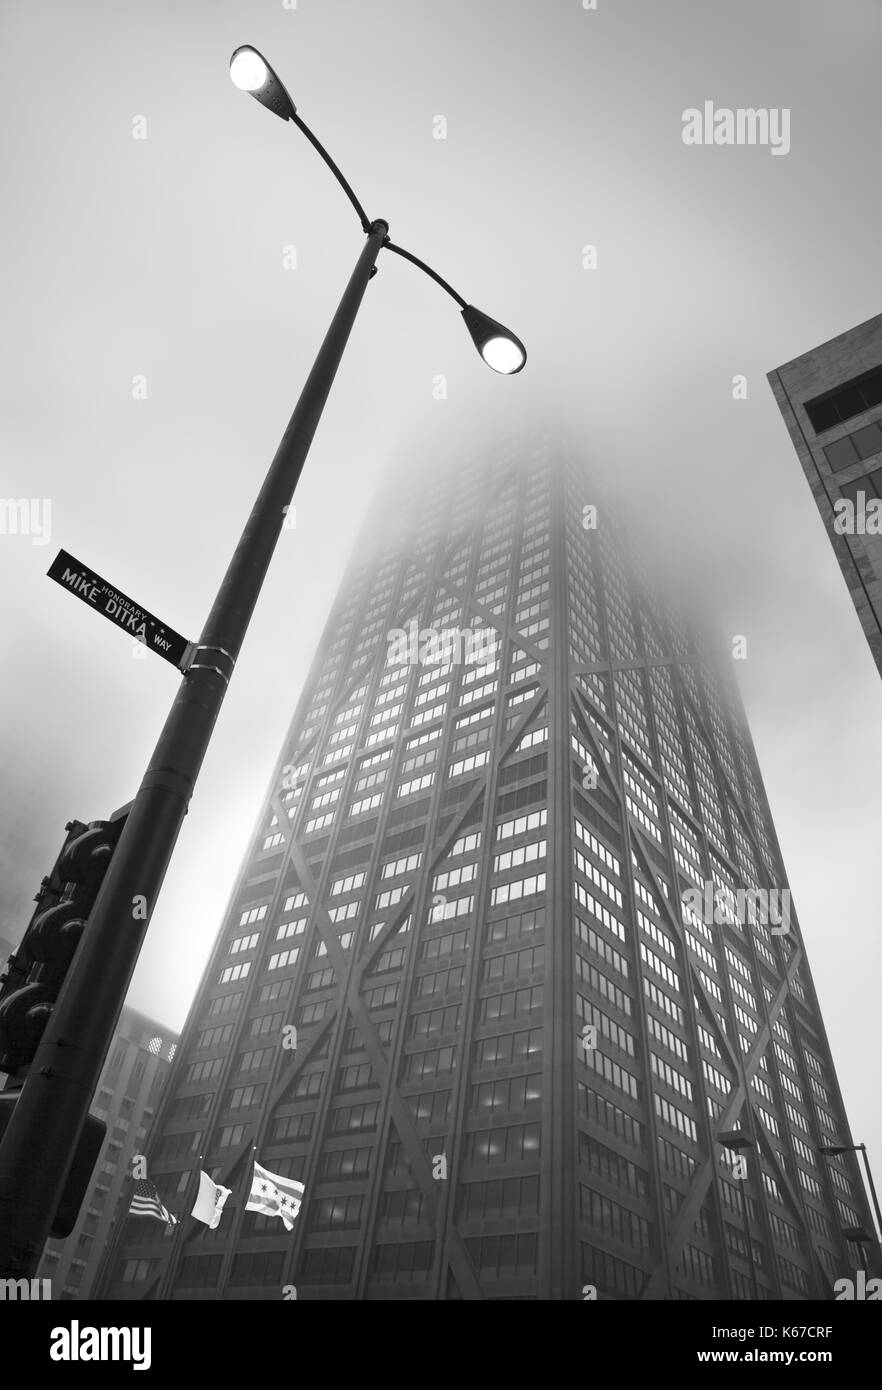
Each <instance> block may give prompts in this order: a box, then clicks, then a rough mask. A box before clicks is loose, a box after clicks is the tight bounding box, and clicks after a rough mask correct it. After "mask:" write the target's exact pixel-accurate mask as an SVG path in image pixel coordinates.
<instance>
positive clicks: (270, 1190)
mask: <svg viewBox="0 0 882 1390" xmlns="http://www.w3.org/2000/svg"><path fill="white" fill-rule="evenodd" d="M303 1192H304V1188H303V1183H302V1182H297V1181H295V1179H294V1178H283V1177H280V1175H279V1174H278V1173H270V1172H268V1171H267V1169H266V1168H261V1166H260V1164H259V1163H258V1162H257V1161H256V1160H255V1164H254V1177H253V1178H252V1179H251V1195H250V1197H249V1198H248V1201H247V1202H246V1203H245V1210H246V1211H260V1212H263V1214H264V1216H281V1218H282V1220H283V1221H284V1223H285V1230H286V1231H290V1230H291V1228H292V1227H293V1225H294V1218H295V1216H296V1215H297V1213H298V1212H299V1211H300V1202H301V1200H302V1198H303Z"/></svg>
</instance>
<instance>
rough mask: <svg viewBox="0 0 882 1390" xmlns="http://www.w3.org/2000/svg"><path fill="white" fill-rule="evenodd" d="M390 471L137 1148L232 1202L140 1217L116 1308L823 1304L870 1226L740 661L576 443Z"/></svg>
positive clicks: (510, 448)
mask: <svg viewBox="0 0 882 1390" xmlns="http://www.w3.org/2000/svg"><path fill="white" fill-rule="evenodd" d="M399 488H400V485H399V484H398V483H396V484H394V485H392V484H390V485H389V486H388V487H387V489H386V491H385V493H384V494H383V496H381V497H380V498H379V499H378V502H377V506H376V509H375V513H374V515H373V517H372V518H371V519H370V521H369V523H368V525H367V527H366V528H365V540H364V544H363V546H362V547H361V548H360V549H359V550H358V551H357V553H356V555H355V557H354V560H353V563H352V564H351V565H350V567H349V570H348V572H347V575H346V577H345V579H344V582H343V584H342V586H341V590H340V593H339V595H338V599H337V602H336V605H335V607H334V610H333V612H332V614H331V617H330V619H329V622H328V624H327V627H326V630H325V635H324V638H323V641H322V643H321V645H320V648H319V651H318V653H317V656H316V659H315V662H314V664H313V667H312V670H311V673H310V676H309V678H308V680H307V683H306V686H305V690H304V694H303V697H302V699H301V701H300V703H299V706H298V709H297V712H296V714H295V718H294V721H293V724H292V726H291V730H290V732H289V735H288V738H287V739H286V741H285V745H284V749H283V753H282V756H281V758H280V761H279V764H278V767H277V769H276V772H275V775H274V777H273V780H272V784H271V788H270V791H269V793H268V795H267V798H266V801H265V805H264V807H263V809H262V811H261V816H260V820H259V823H258V826H257V828H256V831H255V834H254V837H253V839H252V842H251V845H250V846H249V849H248V852H247V854H246V856H245V861H244V865H243V868H242V870H241V872H240V874H239V877H238V880H237V882H236V885H235V888H234V891H233V894H232V897H231V901H230V905H229V908H228V911H227V913H226V915H225V918H224V922H223V924H222V927H221V930H220V933H219V935H218V938H217V943H216V945H215V948H214V951H213V954H212V957H211V960H210V962H209V965H208V967H207V970H206V973H205V975H204V977H203V980H202V983H201V986H200V989H199V992H198V995H197V998H196V1001H195V1003H194V1005H193V1008H192V1010H191V1012H190V1016H189V1019H188V1022H187V1025H186V1028H185V1031H184V1033H183V1037H182V1040H181V1045H180V1049H179V1052H178V1056H177V1058H176V1061H175V1064H174V1069H173V1073H172V1076H171V1078H170V1081H169V1084H168V1085H167V1087H166V1092H165V1098H164V1100H163V1102H162V1106H161V1110H160V1113H159V1115H158V1117H157V1123H156V1127H155V1129H154V1131H153V1133H152V1135H151V1136H150V1138H149V1140H148V1148H147V1155H148V1163H149V1173H150V1178H151V1179H152V1181H154V1182H155V1183H156V1184H157V1186H158V1188H159V1191H160V1193H161V1195H162V1199H163V1201H164V1202H165V1203H166V1205H167V1206H168V1207H169V1209H170V1210H171V1211H173V1212H178V1213H180V1212H181V1211H182V1210H183V1209H184V1206H185V1205H186V1207H187V1209H189V1207H190V1206H191V1205H192V1194H193V1192H194V1180H195V1174H196V1172H197V1171H198V1170H199V1169H200V1168H204V1169H205V1171H207V1172H208V1173H210V1174H211V1175H212V1176H213V1177H214V1178H215V1180H216V1181H218V1182H219V1183H223V1184H225V1185H226V1186H228V1187H230V1188H232V1190H233V1195H232V1196H231V1197H230V1199H229V1201H228V1203H227V1205H226V1207H225V1209H224V1212H223V1216H222V1219H221V1221H220V1224H219V1226H218V1227H217V1229H215V1230H211V1229H209V1228H208V1227H207V1226H205V1225H202V1224H199V1223H196V1222H193V1221H190V1220H189V1219H187V1221H186V1223H185V1225H184V1226H183V1228H180V1229H178V1230H172V1229H170V1228H168V1227H166V1226H165V1225H163V1223H161V1222H158V1221H157V1222H151V1221H144V1220H140V1221H138V1220H131V1221H129V1223H128V1225H127V1228H126V1231H125V1234H124V1239H123V1240H122V1241H121V1242H120V1245H119V1247H118V1248H117V1250H116V1251H115V1253H114V1258H113V1260H112V1262H111V1267H110V1272H109V1276H108V1279H107V1281H106V1282H105V1284H104V1286H103V1288H102V1290H101V1293H102V1295H103V1296H104V1297H114V1298H120V1297H131V1298H148V1299H150V1298H157V1297H173V1298H198V1299H212V1298H229V1299H243V1298H263V1299H279V1298H281V1297H287V1296H292V1294H291V1292H290V1291H291V1290H292V1288H296V1291H297V1295H296V1296H297V1297H298V1298H299V1299H383V1298H394V1299H401V1298H417V1299H467V1300H471V1299H480V1298H491V1299H530V1298H543V1299H581V1298H583V1297H591V1296H593V1294H594V1292H596V1294H597V1296H598V1297H600V1298H620V1299H622V1298H625V1299H627V1298H649V1299H664V1298H698V1299H701V1298H705V1299H719V1298H723V1299H725V1298H740V1299H750V1298H759V1299H763V1298H771V1299H778V1298H785V1299H815V1298H823V1297H830V1296H831V1289H832V1282H833V1281H834V1280H835V1279H836V1278H837V1277H838V1276H839V1275H843V1274H848V1273H849V1272H850V1271H851V1270H852V1269H853V1268H854V1267H855V1262H856V1255H857V1252H856V1250H854V1249H853V1248H852V1247H850V1246H849V1245H848V1244H847V1241H846V1239H845V1237H844V1236H843V1229H844V1228H849V1227H857V1226H864V1227H865V1228H867V1229H872V1226H871V1222H870V1217H869V1215H868V1212H867V1209H866V1204H865V1200H864V1195H863V1189H862V1186H861V1182H860V1178H859V1174H858V1171H857V1168H856V1166H855V1165H854V1162H853V1159H852V1157H851V1156H845V1157H840V1158H827V1157H824V1156H822V1155H820V1154H819V1153H818V1148H819V1147H820V1146H821V1145H824V1144H831V1143H834V1142H840V1143H849V1142H850V1138H849V1131H848V1125H847V1121H846V1118H845V1115H844V1112H843V1107H842V1102H841V1097H840V1094H839V1090H838V1086H837V1081H836V1075H835V1070H834V1066H833V1062H832V1059H831V1057H830V1053H829V1050H828V1047H827V1043H826V1038H825V1034H824V1029H823V1024H822V1022H821V1018H820V1013H819V1010H818V1006H817V1001H816V999H815V995H814V990H813V986H812V981H811V977H810V974H809V970H808V964H807V961H806V958H805V954H804V951H803V948H802V943H801V936H800V932H799V927H798V923H797V919H796V915H795V912H794V911H793V909H792V905H791V903H790V900H789V890H788V886H787V880H786V877H785V873H784V868H783V865H782V863H781V858H780V852H779V849H778V845H777V841H776V838H775V832H774V827H773V824H772V818H771V815H770V812H769V808H768V805H767V802H766V798H765V793H764V790H763V786H762V780H761V778H760V774H759V770H758V767H757V763H756V758H755V755H754V752H753V747H752V743H751V739H750V735H749V731H748V729H747V726H746V723H745V720H744V717H743V714H742V712H741V708H740V703H739V701H738V699H737V695H736V694H735V690H734V682H733V680H732V677H731V674H730V673H726V672H721V671H720V670H719V669H718V663H717V661H716V660H715V659H714V658H712V656H711V655H710V653H709V652H708V651H707V650H706V649H704V648H701V649H699V648H698V647H697V646H696V644H695V642H694V640H693V639H692V638H691V636H690V635H689V634H688V633H687V630H686V627H685V625H684V624H682V623H681V622H680V621H678V617H677V615H672V614H671V613H670V611H668V609H667V607H666V605H665V603H664V602H663V601H662V600H661V599H660V598H659V597H658V596H657V594H656V593H655V592H654V591H653V589H652V588H651V587H650V586H648V585H646V584H645V583H644V582H643V581H642V579H641V577H640V575H639V573H638V570H639V566H637V565H636V564H635V563H634V562H633V561H632V560H631V559H629V558H628V552H627V547H626V544H625V542H624V540H623V539H622V537H621V536H620V534H619V531H618V528H617V526H616V524H615V521H614V518H613V516H612V514H611V513H610V511H609V510H608V509H607V508H606V507H605V506H604V504H603V503H602V502H601V501H600V500H599V498H598V495H597V494H596V492H595V491H594V490H593V488H592V483H591V479H590V476H589V475H588V474H587V472H586V470H585V469H584V467H583V466H582V463H581V460H580V458H579V456H578V454H577V453H576V452H575V451H574V450H572V449H569V448H561V447H557V446H556V445H553V444H550V443H549V442H548V441H547V440H545V439H544V437H542V436H541V435H537V436H536V437H535V438H534V439H532V440H529V441H528V440H523V441H522V440H515V441H513V442H511V443H509V444H506V445H502V446H500V447H499V448H498V449H496V450H494V451H491V452H490V453H488V454H487V455H486V456H483V455H482V456H478V457H475V458H473V459H472V460H471V461H469V462H468V463H466V464H465V465H464V466H463V467H459V466H455V467H454V466H451V468H450V469H449V470H446V471H444V472H439V473H436V474H435V475H434V477H433V481H432V482H431V483H430V484H429V485H428V486H425V485H421V486H420V487H415V488H414V489H413V490H412V491H411V492H410V493H409V494H408V493H407V492H406V491H404V490H399ZM183 925H184V924H182V926H183ZM745 1095H746V1096H747V1102H746V1103H745ZM721 1136H725V1137H726V1139H727V1141H728V1142H727V1143H725V1144H724V1143H721V1138H720V1137H721ZM255 1153H256V1157H257V1158H258V1159H259V1161H260V1162H261V1164H262V1165H263V1166H264V1167H265V1168H267V1169H269V1170H270V1171H271V1172H272V1173H276V1174H281V1175H283V1176H286V1177H291V1178H296V1179H298V1180H299V1181H300V1182H302V1183H304V1184H305V1188H306V1196H305V1201H304V1204H303V1208H302V1211H301V1213H300V1216H299V1217H298V1219H297V1220H296V1222H295V1223H294V1226H293V1229H292V1230H291V1231H290V1232H287V1231H286V1230H285V1229H284V1227H283V1226H282V1224H281V1222H280V1221H278V1220H277V1219H274V1218H272V1217H269V1216H266V1215H260V1214H257V1213H254V1212H246V1211H245V1210H244V1203H245V1197H246V1196H247V1192H248V1188H249V1184H250V1173H251V1159H252V1156H253V1155H255Z"/></svg>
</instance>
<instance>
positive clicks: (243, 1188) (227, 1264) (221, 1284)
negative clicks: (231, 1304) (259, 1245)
mask: <svg viewBox="0 0 882 1390" xmlns="http://www.w3.org/2000/svg"><path fill="white" fill-rule="evenodd" d="M243 1157H245V1164H244V1169H245V1171H244V1180H243V1181H242V1183H241V1185H240V1188H239V1191H238V1192H237V1193H236V1196H237V1197H238V1199H239V1200H238V1203H237V1206H236V1212H237V1216H236V1219H235V1220H234V1221H233V1223H232V1225H231V1226H230V1240H231V1241H232V1243H233V1249H232V1251H228V1253H229V1254H230V1259H228V1260H225V1261H224V1262H223V1265H222V1269H223V1278H222V1279H221V1280H219V1281H218V1284H217V1287H216V1289H215V1292H214V1297H215V1301H216V1302H223V1295H224V1291H225V1290H226V1287H227V1281H228V1280H229V1277H230V1268H231V1266H232V1261H233V1259H234V1258H235V1253H236V1252H235V1246H236V1238H237V1236H238V1234H239V1232H240V1231H241V1230H242V1222H243V1221H244V1220H245V1204H246V1202H247V1201H248V1198H249V1197H250V1196H251V1188H252V1186H253V1184H254V1165H255V1163H256V1162H257V1145H256V1144H252V1145H251V1154H250V1158H249V1156H248V1155H243Z"/></svg>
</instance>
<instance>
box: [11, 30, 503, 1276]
mask: <svg viewBox="0 0 882 1390" xmlns="http://www.w3.org/2000/svg"><path fill="white" fill-rule="evenodd" d="M230 73H231V77H232V79H233V81H234V83H235V84H236V86H238V87H240V88H242V89H243V90H245V91H248V92H250V93H251V95H252V96H254V97H255V98H256V99H257V100H258V101H259V102H260V103H261V104H262V105H263V106H266V107H267V109H268V110H270V111H272V112H273V113H274V114H275V115H277V116H279V117H280V118H281V119H282V120H286V121H287V120H290V121H293V122H294V124H295V125H297V126H298V128H299V129H300V130H302V131H303V132H304V134H305V135H306V136H307V138H308V139H309V140H310V142H311V144H312V145H313V146H314V147H315V148H316V150H317V151H318V152H319V154H320V155H321V157H322V158H323V159H324V161H325V163H326V164H327V165H328V167H329V168H330V169H331V171H332V172H333V173H334V175H335V177H336V178H337V180H338V182H339V183H340V185H341V187H342V188H343V190H344V192H345V193H346V195H347V197H348V198H349V200H350V202H351V203H352V204H353V206H354V207H355V210H356V212H357V213H358V215H359V219H360V222H361V227H362V231H363V232H364V234H365V242H364V245H363V247H362V249H361V252H360V253H359V256H358V259H357V261H356V263H355V268H354V270H353V271H352V274H351V276H350V278H349V283H348V284H347V286H346V289H345V290H344V292H343V297H342V299H341V300H340V303H339V305H338V307H337V311H336V313H335V314H334V317H333V319H332V321H331V325H330V328H329V329H328V331H327V333H326V335H325V338H324V341H323V342H322V345H321V347H320V349H319V352H318V355H317V357H316V359H315V362H314V364H313V367H312V369H311V371H310V373H309V376H308V377H307V380H306V384H305V385H304V387H303V390H302V392H301V395H300V399H299V400H298V402H297V405H296V406H295V409H294V413H293V415H292V416H291V419H290V422H289V424H288V428H287V429H286V430H285V433H284V435H283V436H282V441H281V443H280V445H279V447H278V450H277V452H276V455H275V457H274V459H273V461H272V463H271V464H270V467H269V471H268V473H267V475H266V478H265V480H264V483H263V486H262V487H261V489H260V492H259V494H258V497H257V500H256V502H255V504H254V506H253V508H252V511H251V514H250V516H249V518H248V520H247V522H246V524H245V528H244V530H243V532H242V535H241V538H240V540H239V543H238V545H237V546H236V549H235V551H234V553H233V556H232V559H231V560H230V563H229V566H228V568H227V572H226V574H225V576H224V579H223V581H222V583H221V586H220V589H219V590H218V593H217V596H216V598H215V600H214V603H213V605H212V608H211V611H210V613H209V615H208V619H207V621H206V623H205V626H204V628H203V630H202V634H201V636H200V638H199V642H198V644H197V647H196V651H195V655H194V657H193V660H192V663H191V664H190V666H189V667H188V669H187V670H186V672H185V675H184V679H183V680H182V682H181V685H180V687H179V689H178V692H177V694H176V696H175V699H174V702H173V704H172V707H171V711H170V713H169V715H168V718H167V719H166V722H165V726H164V728H163V730H162V733H161V734H160V737H159V742H158V743H157V745H156V749H155V750H154V753H153V756H152V758H151V759H150V762H149V764H148V767H147V772H146V774H145V776H144V779H143V781H142V782H141V786H140V788H139V790H138V793H137V796H136V797H135V800H134V802H133V803H132V806H131V810H130V811H129V815H128V818H127V820H126V825H125V828H124V830H123V832H122V834H121V836H120V839H119V843H118V845H117V847H116V849H115V851H114V854H113V857H112V859H111V862H110V866H109V868H108V870H107V874H106V876H105V878H104V882H103V884H102V887H101V891H100V893H99V895H98V897H97V899H96V901H95V905H94V907H93V909H92V912H91V915H90V917H89V921H88V925H87V927H86V930H85V932H84V933H83V938H82V940H81V942H80V945H79V947H78V950H77V953H76V955H75V957H74V960H73V962H72V965H71V967H70V970H69V972H68V976H67V978H66V980H65V983H64V986H63V989H62V992H61V995H60V997H59V1001H58V1004H57V1006H56V1008H55V1009H54V1011H53V1013H52V1016H51V1017H50V1019H49V1022H48V1023H47V1025H46V1028H45V1031H44V1033H43V1037H42V1039H41V1041H40V1044H39V1047H38V1049H37V1052H36V1055H35V1057H34V1063H33V1066H32V1068H31V1070H30V1073H29V1075H28V1076H27V1078H26V1079H25V1081H24V1084H23V1086H22V1089H21V1091H20V1093H19V1096H18V1099H17V1101H16V1104H15V1108H14V1111H13V1113H12V1116H11V1118H10V1120H9V1124H8V1126H7V1128H6V1131H5V1134H4V1136H3V1139H2V1143H0V1276H5V1277H14V1278H21V1277H30V1276H32V1274H33V1272H34V1270H35V1269H36V1265H37V1262H38V1260H39V1258H40V1254H41V1251H42V1248H43V1245H44V1243H45V1240H46V1237H47V1234H48V1231H49V1227H50V1224H51V1221H52V1217H53V1215H54V1212H55V1209H56V1207H57V1205H58V1201H59V1198H60V1196H61V1192H62V1189H63V1187H64V1182H65V1179H66V1175H67V1172H68V1169H69V1167H70V1163H71V1159H72V1156H73V1154H74V1152H75V1149H76V1146H77V1144H78V1142H79V1138H80V1134H81V1132H82V1129H83V1125H84V1123H85V1119H86V1115H87V1113H88V1108H89V1104H90V1101H91V1098H92V1095H93V1092H94V1090H95V1087H96V1085H97V1083H98V1078H99V1075H100V1071H101V1067H102V1065H103V1062H104V1058H105V1055H106V1053H107V1050H108V1047H109V1046H110V1042H111V1039H112V1037H113V1030H114V1028H115V1026H116V1022H117V1019H118V1017H119V1013H120V1010H121V1008H122V1005H123V1001H124V999H125V995H126V990H127V988H128V985H129V981H130V979H131V977H132V973H133V971H134V969H135V965H136V963H137V960H138V955H139V953H140V949H141V944H142V941H143V938H144V935H145V933H146V930H147V926H148V924H149V921H150V918H151V917H152V915H153V912H154V910H155V907H156V902H157V898H158V895H159V892H160V889H161V887H162V883H163V880H164V878H165V874H166V870H167V868H168V864H169V861H170V859H171V856H172V853H173V850H174V846H175V843H176V841H177V837H178V833H179V831H180V828H181V825H182V823H183V820H184V816H185V815H186V813H187V807H188V804H189V801H190V797H191V796H192V793H193V788H194V786H195V783H196V778H197V776H198V773H199V769H200V767H201V765H202V761H203V758H204V756H205V753H206V750H207V748H208V744H209V741H210V739H211V734H212V731H213V729H214V725H215V721H216V720H217V717H218V714H219V712H220V708H221V705H222V703H223V699H224V696H225V695H226V692H227V687H228V685H229V682H230V679H231V677H232V674H233V671H234V669H235V665H236V659H237V657H238V655H239V650H240V648H241V645H242V641H243V639H244V637H245V634H246V632H247V630H248V625H249V622H250V620H251V615H252V613H253V611H254V607H255V605H256V603H257V599H258V597H259V595H260V591H261V588H262V586H263V581H264V578H265V576H266V573H267V570H268V568H269V564H270V560H271V558H272V555H273V551H274V550H275V546H276V542H277V540H278V536H279V532H280V531H281V529H282V526H283V524H284V520H285V513H286V511H287V509H288V506H289V504H290V502H291V498H292V495H293V493H294V489H295V487H296V485H297V481H298V479H299V477H300V473H301V470H302V468H303V464H304V461H305V459H306V456H307V453H308V452H309V446H310V444H311V442H312V438H313V435H314V433H315V430H316V427H317V425H318V422H319V419H320V418H321V414H322V411H323V409H324V405H325V402H326V400H327V398H328V393H329V391H330V388H331V385H332V383H333V380H334V376H335V374H336V371H337V368H338V366H339V363H340V359H341V357H342V355H343V350H344V348H345V346H346V343H347V341H348V338H349V334H350V331H351V329H352V325H353V323H354V321H355V317H356V314H357V312H358V309H359V306H360V304H361V301H362V298H363V296H364V292H365V290H366V288H367V284H368V281H369V280H370V279H371V277H372V276H373V275H374V274H375V273H376V261H377V257H378V255H379V253H380V251H381V249H383V248H386V249H388V250H390V251H394V252H396V253H397V254H398V255H400V256H403V257H404V258H405V259H407V260H409V261H411V262H413V264H415V265H417V266H418V267H419V268H420V269H422V270H424V271H425V272H426V274H428V275H429V276H431V278H432V279H434V280H435V281H437V283H438V284H440V285H441V286H442V288H444V289H445V290H446V291H447V292H448V293H449V294H450V295H452V296H453V298H454V299H456V301H457V302H458V304H459V305H460V307H461V309H462V316H463V319H464V321H465V324H466V327H467V329H468V331H469V333H470V335H471V337H472V339H473V341H474V343H475V345H476V347H477V348H478V351H479V352H480V354H481V356H482V357H483V359H484V361H485V362H487V364H488V365H489V366H490V367H492V368H493V369H494V371H498V372H502V373H503V374H505V375H512V374H514V373H515V372H519V371H520V370H521V369H522V367H523V366H524V363H525V362H526V351H525V349H524V346H523V344H522V343H521V342H520V340H519V339H518V338H516V337H515V335H514V334H513V333H511V332H509V330H508V329H506V328H504V327H503V326H502V325H501V324H499V323H497V322H496V320H494V319H491V318H489V316H488V315H486V314H483V313H481V311H480V310H477V309H475V308H473V307H472V306H471V305H468V304H467V303H466V301H465V300H464V299H462V297H461V296H460V295H458V294H457V292H456V291H455V290H454V289H453V288H452V287H451V286H450V285H448V284H447V282H446V281H445V280H442V279H441V277H440V275H438V274H437V273H436V272H435V271H434V270H432V269H431V268H430V267H429V266H427V265H425V263H424V262H422V261H420V260H418V258H417V257H416V256H413V255H411V253H410V252H407V251H404V250H402V248H400V247H397V246H393V245H392V243H391V242H390V240H389V227H388V223H387V222H386V221H385V220H384V219H382V218H377V219H375V220H373V221H371V220H369V219H368V218H367V216H366V214H365V212H364V209H363V208H362V206H361V204H360V203H359V202H358V199H357V198H356V197H355V194H354V193H353V192H352V189H351V188H350V186H349V184H348V183H347V182H346V180H345V179H344V177H343V175H342V174H341V173H340V171H339V169H338V168H337V166H336V164H334V162H333V160H332V159H331V157H330V156H329V155H328V153H327V151H326V150H325V149H324V148H323V147H322V146H321V145H320V144H319V142H318V140H317V139H316V137H315V136H314V135H313V133H312V131H310V130H309V129H308V127H307V126H306V125H305V124H304V123H303V121H302V120H301V119H300V117H299V116H298V115H297V112H296V109H295V107H294V103H293V102H292V101H291V98H290V96H289V95H288V93H287V91H286V90H285V88H284V86H283V85H282V83H281V82H280V81H279V78H278V77H277V76H276V74H275V73H274V72H273V70H272V68H271V67H270V65H269V64H268V63H267V62H266V59H265V58H263V57H262V55H261V54H259V53H258V52H257V50H256V49H254V48H251V47H250V46H246V47H244V48H238V49H237V50H236V51H235V53H234V54H233V57H232V59H231V63H230Z"/></svg>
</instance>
